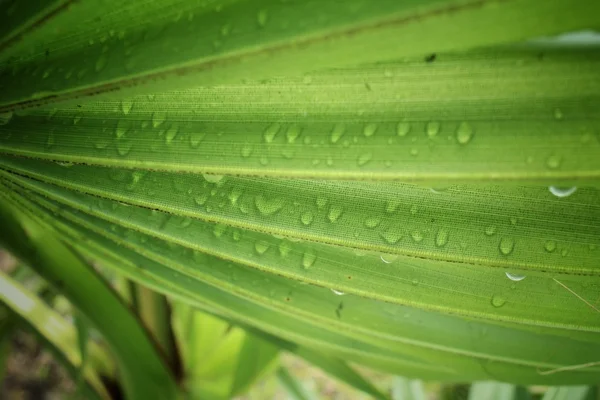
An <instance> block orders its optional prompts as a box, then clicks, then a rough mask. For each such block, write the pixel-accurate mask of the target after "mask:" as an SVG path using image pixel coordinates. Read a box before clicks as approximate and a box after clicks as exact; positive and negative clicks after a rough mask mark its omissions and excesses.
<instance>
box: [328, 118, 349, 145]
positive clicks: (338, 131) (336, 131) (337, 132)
mask: <svg viewBox="0 0 600 400" xmlns="http://www.w3.org/2000/svg"><path fill="white" fill-rule="evenodd" d="M344 132H346V127H345V126H344V124H342V123H339V124H336V125H335V126H334V127H333V130H332V131H331V138H330V140H331V143H337V142H338V141H339V140H340V138H341V137H342V136H343V135H344Z"/></svg>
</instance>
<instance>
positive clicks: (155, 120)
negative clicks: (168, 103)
mask: <svg viewBox="0 0 600 400" xmlns="http://www.w3.org/2000/svg"><path fill="white" fill-rule="evenodd" d="M166 119H167V113H166V112H164V111H155V112H154V113H153V114H152V126H153V127H154V128H158V127H159V126H161V125H162V123H163V122H165V120H166Z"/></svg>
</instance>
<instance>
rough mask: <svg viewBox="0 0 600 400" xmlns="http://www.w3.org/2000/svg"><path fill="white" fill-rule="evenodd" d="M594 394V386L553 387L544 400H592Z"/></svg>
mask: <svg viewBox="0 0 600 400" xmlns="http://www.w3.org/2000/svg"><path fill="white" fill-rule="evenodd" d="M593 393H594V388H593V387H592V386H563V387H551V388H549V389H548V391H547V392H546V393H545V394H544V397H543V398H542V400H592V399H593Z"/></svg>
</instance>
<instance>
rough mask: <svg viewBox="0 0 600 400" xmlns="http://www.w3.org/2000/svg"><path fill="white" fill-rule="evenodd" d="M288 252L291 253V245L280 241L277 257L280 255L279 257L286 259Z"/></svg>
mask: <svg viewBox="0 0 600 400" xmlns="http://www.w3.org/2000/svg"><path fill="white" fill-rule="evenodd" d="M290 251H292V246H291V243H290V242H288V241H285V240H282V241H281V242H280V243H279V255H281V257H287V255H288V254H290Z"/></svg>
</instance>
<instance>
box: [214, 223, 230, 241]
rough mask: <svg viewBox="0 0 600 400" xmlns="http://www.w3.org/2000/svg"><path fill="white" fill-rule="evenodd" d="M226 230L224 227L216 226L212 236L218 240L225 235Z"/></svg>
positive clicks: (221, 225)
mask: <svg viewBox="0 0 600 400" xmlns="http://www.w3.org/2000/svg"><path fill="white" fill-rule="evenodd" d="M226 230H227V226H226V225H223V224H216V225H215V227H214V228H213V235H215V236H216V237H218V238H220V237H221V236H223V234H224V233H225V231H226Z"/></svg>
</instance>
